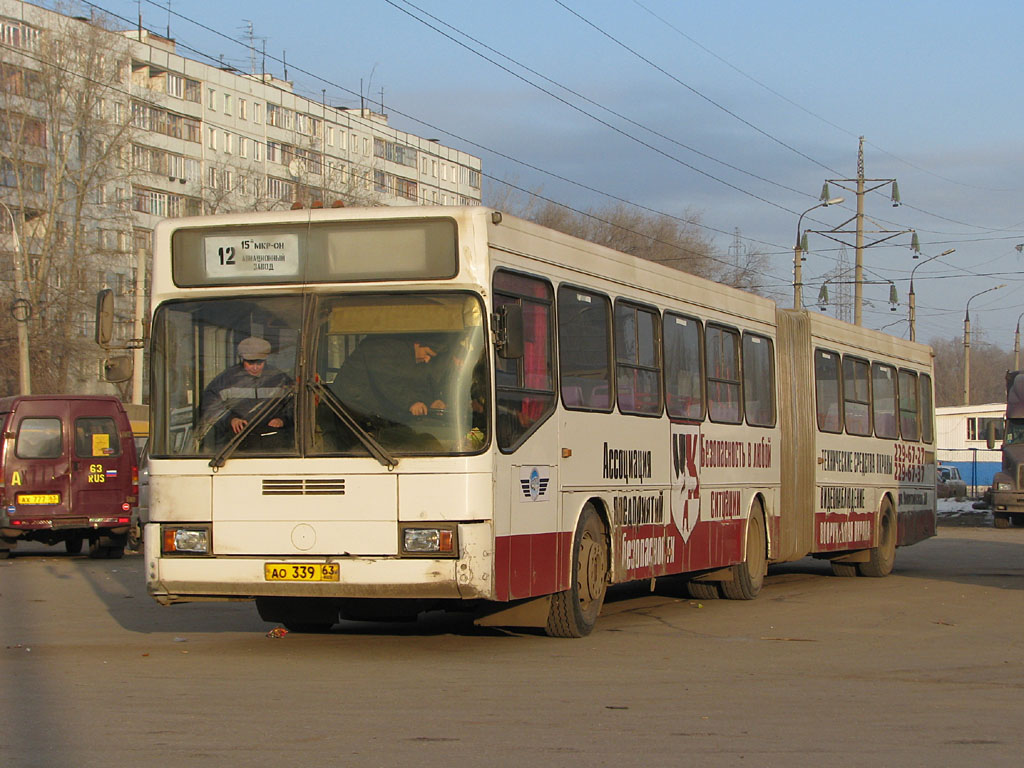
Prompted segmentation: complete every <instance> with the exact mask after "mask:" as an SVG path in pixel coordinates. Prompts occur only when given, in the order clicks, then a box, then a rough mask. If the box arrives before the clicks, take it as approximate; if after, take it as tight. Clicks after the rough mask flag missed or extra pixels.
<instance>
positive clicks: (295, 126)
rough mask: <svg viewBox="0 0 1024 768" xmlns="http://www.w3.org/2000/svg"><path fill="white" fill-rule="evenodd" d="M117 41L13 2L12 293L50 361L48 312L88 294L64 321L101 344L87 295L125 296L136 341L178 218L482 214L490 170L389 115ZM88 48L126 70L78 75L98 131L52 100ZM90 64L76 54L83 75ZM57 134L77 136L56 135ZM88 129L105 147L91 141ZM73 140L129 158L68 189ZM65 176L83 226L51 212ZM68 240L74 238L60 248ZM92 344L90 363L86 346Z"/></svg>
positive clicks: (8, 162)
mask: <svg viewBox="0 0 1024 768" xmlns="http://www.w3.org/2000/svg"><path fill="white" fill-rule="evenodd" d="M112 27H116V22H115V23H114V24H111V22H109V21H108V22H106V23H103V24H99V23H94V22H93V21H90V20H82V19H71V18H69V17H67V16H64V15H62V14H59V13H56V12H53V11H50V10H47V9H44V8H41V7H39V6H36V5H32V4H30V3H26V2H22V1H21V0H0V69H2V71H0V97H2V98H0V202H2V203H3V205H2V206H0V259H3V266H2V269H3V273H4V274H3V276H4V277H7V278H10V279H9V290H11V291H14V292H16V293H17V296H15V297H12V298H24V299H25V300H26V301H27V302H28V306H30V308H31V313H32V320H31V325H32V331H31V337H32V340H33V342H34V344H35V346H37V347H38V346H39V344H40V343H45V341H46V339H47V338H48V337H49V336H52V331H47V330H46V327H45V326H46V322H45V321H46V320H47V317H48V316H47V312H49V319H50V321H56V320H57V319H58V318H57V314H58V311H57V309H56V297H57V296H58V295H59V294H60V295H62V294H66V293H67V291H68V290H69V289H71V290H74V291H78V292H80V294H81V295H80V296H79V300H78V301H77V307H76V308H71V307H70V305H68V306H66V307H65V309H64V310H63V311H64V313H65V315H66V316H65V317H63V319H62V322H63V323H64V324H65V325H68V324H70V325H71V326H74V328H75V329H76V330H75V333H76V335H77V336H79V337H82V338H85V337H91V335H92V329H91V324H90V323H91V310H90V309H89V304H90V300H89V299H87V298H85V297H87V296H89V295H90V292H91V291H94V290H95V289H96V288H99V287H110V288H113V289H114V290H115V292H116V293H118V294H119V295H120V296H121V297H122V298H120V299H119V300H118V302H119V304H118V306H119V310H123V311H121V315H122V320H123V322H122V324H121V325H122V327H121V329H120V333H119V335H120V336H121V337H122V338H124V339H127V338H131V337H132V336H133V335H137V332H138V323H137V321H138V320H139V318H138V317H135V315H137V314H138V310H136V309H135V301H134V296H135V294H136V293H138V292H139V291H140V289H141V291H142V292H143V293H145V278H144V273H145V272H146V271H148V270H147V269H146V263H145V258H146V256H147V255H148V254H149V253H150V252H151V246H152V231H153V228H154V226H155V225H156V223H157V221H159V220H160V219H162V218H165V217H177V216H191V215H199V214H206V213H223V212H229V211H239V210H267V209H273V208H288V207H291V206H292V205H293V204H296V203H298V204H302V205H311V204H313V203H315V202H316V201H320V202H322V203H323V204H324V205H328V206H329V205H332V204H335V202H336V201H341V202H342V203H344V204H345V205H347V206H352V205H477V204H479V203H480V194H481V193H480V188H481V169H480V159H479V158H477V157H474V156H473V155H469V154H467V153H465V152H461V151H459V150H457V149H454V148H452V147H447V146H445V145H443V144H441V143H439V142H438V141H437V140H435V139H428V138H423V137H420V136H416V135H413V134H410V133H407V132H404V131H400V130H397V129H395V128H393V127H391V126H390V125H389V124H388V117H387V115H384V114H380V113H377V112H374V111H372V110H371V109H368V108H365V107H357V108H347V107H343V106H336V105H334V104H331V103H329V100H327V99H325V98H323V97H322V98H321V99H320V100H316V99H314V98H308V97H304V96H302V95H299V94H297V93H295V91H294V89H293V86H292V83H290V82H288V81H285V80H283V79H280V78H278V77H276V76H275V75H272V74H270V73H267V72H259V73H252V72H248V73H247V72H241V71H239V70H237V69H235V68H232V67H228V66H215V65H211V64H207V63H204V62H202V61H198V60H196V59H194V58H189V57H187V56H184V55H182V54H181V53H180V52H179V51H178V49H177V47H176V44H175V42H174V40H171V39H167V38H165V37H162V36H160V35H158V34H156V33H154V32H152V31H150V30H147V29H145V28H142V27H141V26H140V27H139V28H136V29H125V30H118V29H116V28H112ZM86 34H89V35H92V36H93V37H94V38H95V37H96V36H99V40H100V42H99V44H98V47H99V48H101V49H104V50H105V51H106V53H104V51H101V53H100V55H99V56H98V57H94V59H96V60H94V61H93V62H92V64H90V66H92V67H94V68H95V67H96V66H102V65H111V64H113V65H114V67H115V69H114V70H113V74H112V75H111V76H110V77H109V79H107V78H105V77H104V76H102V75H101V74H97V73H96V72H94V71H93V70H90V72H88V73H80V74H79V80H78V81H77V82H79V83H81V84H82V87H83V88H85V89H92V90H95V91H98V92H99V93H98V96H97V99H96V102H95V104H93V106H92V107H91V108H90V111H91V113H93V114H94V115H97V116H101V118H102V120H104V121H105V125H104V126H97V125H96V124H95V123H93V127H92V128H91V129H83V128H82V127H81V125H79V124H78V123H77V121H76V120H72V119H71V118H67V117H62V118H53V117H50V118H48V117H47V114H48V109H49V108H50V105H49V104H44V99H45V98H46V97H45V96H44V95H43V93H42V92H43V91H44V90H45V81H47V79H48V78H51V79H52V77H55V76H56V75H58V74H60V73H61V68H62V67H66V62H61V63H59V64H58V63H55V62H54V61H53V60H52V59H53V58H54V55H53V52H54V51H61V50H63V49H61V48H59V47H56V48H55V47H54V39H55V38H57V37H58V36H62V37H63V38H65V39H66V40H75V41H76V44H80V41H81V40H82V39H84V38H85V37H86ZM104 35H105V36H107V37H106V38H104V37H103V36H104ZM48 36H49V41H48ZM105 40H109V45H108V44H107V43H106V42H105ZM48 42H49V48H48V47H47V43H48ZM69 45H70V43H69ZM92 45H93V47H94V48H95V47H97V44H96V43H95V42H94V43H93V44H92ZM66 47H67V46H65V48H66ZM85 53H88V52H84V53H82V52H79V54H78V55H79V56H80V57H81V58H82V60H83V61H85V60H86V59H87V58H88V56H86V55H85ZM114 59H116V61H109V60H114ZM75 60H76V59H75V56H73V55H72V56H69V57H68V61H72V62H73V61H75ZM97 61H98V64H97ZM354 64H357V63H356V62H354ZM82 66H83V67H84V66H86V64H83V65H82ZM261 68H262V65H261ZM55 73H56V74H55ZM74 82H75V81H73V80H72V79H69V80H67V81H66V82H64V83H62V84H59V85H58V86H51V87H52V88H53V90H55V91H57V92H60V93H63V92H64V91H66V90H68V89H69V88H74V87H77V86H76V85H75V84H74ZM12 117H15V118H17V119H12ZM48 120H49V122H48ZM58 120H59V121H61V122H66V123H68V124H69V127H65V126H64V125H61V126H54V125H53V122H55V121H58ZM71 123H75V125H74V126H70V124H71ZM107 129H109V130H107ZM90 130H91V131H92V133H93V134H95V136H94V137H92V138H90V136H89V135H86V136H85V137H84V138H83V133H85V134H88V133H89V131H90ZM76 132H77V133H76ZM72 137H74V138H76V139H77V140H78V144H79V146H78V148H77V151H78V153H79V155H81V156H82V157H84V154H82V153H83V152H84V150H83V147H84V146H86V144H88V143H89V142H90V141H91V143H92V144H93V145H95V147H98V148H99V151H100V152H101V151H102V149H103V148H104V147H110V146H112V144H113V143H114V142H117V141H121V142H123V144H122V145H121V146H119V147H118V157H117V158H116V162H114V161H111V163H109V164H108V165H107V166H104V169H103V172H102V173H92V174H91V175H89V174H85V173H84V172H83V173H80V177H82V178H85V177H86V176H88V177H89V179H91V181H89V180H87V181H82V180H81V179H80V178H77V177H76V178H74V179H71V180H70V181H69V180H68V179H65V178H59V175H58V174H55V172H54V170H53V168H52V166H53V165H54V163H53V161H54V156H55V155H61V154H62V153H64V151H65V150H68V147H69V146H71V144H72V142H71V141H70V139H71V138H72ZM83 142H84V143H83ZM92 151H93V152H94V154H95V152H96V151H97V150H95V149H94V150H92ZM68 155H69V156H73V155H74V152H72V151H70V150H69V151H68ZM83 163H84V161H83V160H82V159H81V157H80V158H79V165H82V164H83ZM61 167H62V169H63V170H66V168H67V166H66V165H65V166H61ZM56 178H59V180H58V181H57V182H56V183H57V184H58V185H61V186H67V187H74V186H75V185H79V186H80V187H82V189H81V190H79V192H78V193H77V194H79V196H80V197H82V198H86V197H87V198H88V204H87V205H86V206H85V208H84V209H82V210H76V214H75V216H74V217H73V218H74V220H73V221H71V220H69V219H68V216H67V215H66V213H65V212H66V211H67V210H68V209H69V206H68V205H63V206H62V207H61V208H60V209H59V210H58V209H57V208H53V209H52V210H46V208H45V205H46V199H45V198H47V196H48V192H49V190H48V189H47V188H46V187H47V185H48V184H50V183H51V182H50V179H56ZM89 184H91V185H92V186H90V187H89V188H88V189H85V188H84V187H85V186H86V185H89ZM51 197H52V196H51ZM37 201H39V202H37ZM58 230H60V232H63V233H64V234H63V235H60V236H58V235H59V234H60V233H59V232H58ZM68 232H71V233H73V236H74V237H78V238H81V239H82V240H83V242H84V243H87V247H79V248H77V250H76V251H75V255H74V256H73V258H72V257H69V258H67V259H62V260H61V264H60V265H59V266H60V268H59V269H48V268H47V265H46V256H45V255H44V254H45V253H53V252H54V248H53V247H52V246H51V245H49V243H66V242H67V240H68V237H67V233H68ZM3 235H9V236H10V237H3ZM47 238H49V240H47ZM4 251H7V253H8V254H9V255H8V256H7V258H4V256H5V254H4V253H3V252H4ZM86 252H88V253H87V255H83V254H85V253H86ZM15 254H17V255H18V256H19V257H23V258H22V264H23V267H24V268H23V270H22V272H23V275H22V277H23V278H24V285H23V286H22V288H18V287H17V286H15V285H14V282H15V281H14V279H13V277H12V273H13V276H14V277H17V270H16V269H12V267H11V266H10V265H11V264H13V263H14V259H13V258H12V257H13V256H14V255H15ZM65 262H67V263H65ZM72 262H73V263H72ZM37 283H39V284H37ZM4 298H6V297H4ZM62 327H63V326H62ZM0 335H2V334H0ZM40 336H41V337H42V338H39V337H40ZM80 346H81V347H82V349H83V354H85V355H86V356H88V354H89V352H88V351H87V346H86V345H84V344H82V345H80ZM93 352H95V349H93ZM95 356H96V355H94V357H95ZM97 362H98V361H97V360H94V361H93V363H92V365H93V369H92V372H93V373H94V372H95V364H96V363H97ZM85 369H87V370H88V369H89V364H86V365H85ZM84 378H85V379H90V380H93V381H95V380H97V379H98V376H94V375H90V374H89V373H86V374H84ZM90 388H91V387H90ZM101 389H102V388H101Z"/></svg>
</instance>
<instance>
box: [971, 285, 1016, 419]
mask: <svg viewBox="0 0 1024 768" xmlns="http://www.w3.org/2000/svg"><path fill="white" fill-rule="evenodd" d="M1005 287H1006V283H1003V284H1002V285H996V286H994V287H992V288H986V289H985V290H984V291H979V292H978V293H976V294H974V295H973V296H971V298H969V299H968V300H967V309H966V310H965V312H964V405H970V404H971V302H972V301H974V300H975V299H976V298H978V297H979V296H981V295H982V294H985V293H989V292H991V291H998V290H999V289H1000V288H1005Z"/></svg>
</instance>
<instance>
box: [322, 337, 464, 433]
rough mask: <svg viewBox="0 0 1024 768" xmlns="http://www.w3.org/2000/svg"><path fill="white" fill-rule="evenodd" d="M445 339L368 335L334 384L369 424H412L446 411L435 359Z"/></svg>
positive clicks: (343, 366)
mask: <svg viewBox="0 0 1024 768" xmlns="http://www.w3.org/2000/svg"><path fill="white" fill-rule="evenodd" d="M444 351H445V349H444V345H443V343H442V342H441V341H440V340H439V339H434V338H430V337H426V336H421V337H418V338H417V339H413V338H410V337H402V336H392V335H370V336H367V337H365V338H364V339H363V340H362V341H361V342H360V343H359V345H358V346H357V347H356V348H355V350H354V351H353V352H352V353H351V354H350V355H349V356H348V357H347V358H346V360H345V362H344V364H343V365H342V366H341V369H340V370H339V371H338V375H337V377H336V378H335V379H334V382H333V383H332V385H331V387H332V389H333V391H334V394H335V395H337V396H338V399H339V400H340V401H341V402H342V403H343V404H344V405H345V407H346V408H348V409H350V410H352V411H354V412H355V413H354V415H356V416H357V417H358V418H359V420H360V421H367V420H368V421H369V422H376V424H372V423H371V424H369V426H371V427H372V426H381V424H380V422H382V421H383V422H384V425H393V424H409V423H411V422H413V421H415V419H416V418H419V417H423V416H427V415H428V414H429V413H430V412H431V411H432V410H433V411H443V410H444V409H445V408H446V407H447V406H446V404H445V402H444V400H442V399H441V396H440V392H439V390H438V386H437V382H436V378H435V376H434V375H433V368H432V365H433V363H432V361H433V360H434V358H436V357H437V356H438V355H439V354H441V353H442V352H444Z"/></svg>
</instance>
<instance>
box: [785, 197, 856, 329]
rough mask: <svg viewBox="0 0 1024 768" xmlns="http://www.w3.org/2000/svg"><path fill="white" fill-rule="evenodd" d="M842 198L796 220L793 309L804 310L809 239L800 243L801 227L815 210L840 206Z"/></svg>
mask: <svg viewBox="0 0 1024 768" xmlns="http://www.w3.org/2000/svg"><path fill="white" fill-rule="evenodd" d="M843 200H844V198H842V197H833V198H830V199H828V200H823V201H822V202H820V203H818V204H817V205H812V206H811V207H810V208H808V209H807V210H806V211H804V212H803V213H801V214H800V218H798V219H797V220H796V245H794V246H793V309H803V306H804V300H803V297H802V296H801V292H802V290H803V287H804V284H803V258H802V254H803V253H806V252H807V238H806V235H805V236H804V240H803V242H801V241H800V227H801V226H802V225H803V221H804V216H806V215H807V214H808V213H810V212H811V211H813V210H816V209H818V208H824V207H826V206H829V205H839V204H840V203H841V202H843Z"/></svg>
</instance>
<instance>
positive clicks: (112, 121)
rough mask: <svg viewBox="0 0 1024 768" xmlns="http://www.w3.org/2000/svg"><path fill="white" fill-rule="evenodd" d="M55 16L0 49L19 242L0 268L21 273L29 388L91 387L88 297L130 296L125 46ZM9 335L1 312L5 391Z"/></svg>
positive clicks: (8, 195)
mask: <svg viewBox="0 0 1024 768" xmlns="http://www.w3.org/2000/svg"><path fill="white" fill-rule="evenodd" d="M56 19H57V20H56V23H55V25H54V26H52V27H48V28H47V29H45V30H31V34H26V36H24V37H23V38H22V40H23V41H26V42H28V44H26V45H21V46H20V47H18V48H14V49H5V50H4V51H3V54H4V59H3V64H2V85H0V164H2V180H0V181H2V185H3V188H4V189H3V192H4V201H5V203H6V204H7V206H8V208H9V209H10V210H11V213H12V218H13V219H14V225H15V226H16V227H17V230H18V235H19V238H18V240H19V243H20V248H14V249H12V250H11V252H10V254H9V257H8V258H7V259H5V260H4V263H3V269H4V270H5V272H6V276H8V277H9V276H10V274H11V273H12V272H13V271H14V267H15V266H16V265H15V262H14V260H15V259H17V260H18V262H19V263H18V266H20V268H21V273H22V275H23V276H24V296H23V298H24V299H26V300H27V302H28V306H29V307H30V309H31V316H30V317H29V319H28V320H27V325H28V332H29V334H28V335H29V345H30V350H31V361H32V366H31V368H32V379H33V390H34V391H37V392H60V391H66V390H67V389H68V388H69V387H70V386H72V385H73V384H77V383H78V382H82V381H87V380H90V379H91V380H92V381H96V380H97V370H98V366H97V361H98V358H99V353H98V349H97V348H96V346H95V344H94V343H93V342H92V339H91V338H90V337H89V336H87V333H88V331H89V322H88V321H89V318H90V317H91V314H92V310H93V306H94V299H93V297H94V296H95V290H96V289H97V288H99V287H101V286H103V285H110V284H111V283H124V284H126V285H124V286H120V287H124V288H125V292H129V291H130V289H131V288H130V270H131V264H132V262H131V252H132V243H131V213H130V210H129V205H128V199H127V198H128V195H127V189H128V182H129V180H130V175H131V166H132V163H131V157H130V153H131V132H132V128H131V115H130V112H129V110H128V109H127V95H126V93H127V86H126V83H127V78H128V65H129V61H130V56H129V54H128V47H127V42H126V41H125V40H124V38H123V37H121V36H118V35H115V34H112V33H111V32H109V31H108V29H107V27H106V25H105V23H104V22H103V21H102V20H101V19H94V20H92V21H82V20H78V19H72V18H69V17H66V16H58V17H56ZM28 29H31V28H28ZM7 284H8V285H10V284H11V282H10V281H9V280H8V282H7ZM110 287H119V286H117V285H111V286H110ZM5 303H6V302H5ZM13 337H14V331H13V327H12V321H11V319H10V317H9V313H7V312H4V313H2V318H0V350H2V351H0V354H3V359H2V360H0V381H2V382H3V384H5V385H6V387H5V388H6V389H7V390H8V391H15V389H16V387H15V386H14V382H16V381H17V369H16V365H15V364H13V362H12V361H15V360H17V355H16V354H14V352H13V349H14V348H13V346H12V339H13Z"/></svg>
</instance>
